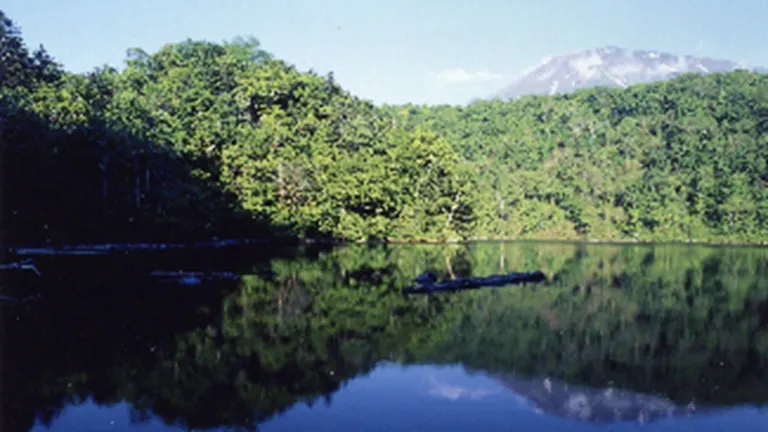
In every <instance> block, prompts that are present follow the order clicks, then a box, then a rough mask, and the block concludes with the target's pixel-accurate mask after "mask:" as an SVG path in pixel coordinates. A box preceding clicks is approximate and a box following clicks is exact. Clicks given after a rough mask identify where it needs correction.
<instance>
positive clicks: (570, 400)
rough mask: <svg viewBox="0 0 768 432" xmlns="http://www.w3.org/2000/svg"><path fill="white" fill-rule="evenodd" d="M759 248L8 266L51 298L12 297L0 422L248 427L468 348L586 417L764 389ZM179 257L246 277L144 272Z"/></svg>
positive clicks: (636, 417) (757, 398)
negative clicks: (119, 410)
mask: <svg viewBox="0 0 768 432" xmlns="http://www.w3.org/2000/svg"><path fill="white" fill-rule="evenodd" d="M766 255H767V254H766V250H765V249H758V248H707V247H682V246H679V247H678V246H674V247H673V246H657V247H650V246H632V247H625V246H597V245H594V246H592V245H591V246H580V245H573V244H550V243H545V244H541V243H479V244H470V245H461V246H460V245H452V246H390V247H384V246H379V247H366V246H349V247H340V248H333V249H326V250H297V251H292V252H291V253H290V254H283V255H282V256H275V255H273V256H264V253H261V254H259V253H258V252H256V251H248V250H238V251H236V253H235V252H232V253H231V256H230V255H227V254H224V253H221V254H218V253H217V257H216V258H215V259H214V258H211V257H205V256H204V257H200V256H196V255H195V254H192V253H190V254H188V255H181V256H173V257H171V256H169V255H155V256H139V255H134V256H119V257H98V258H96V257H87V258H83V257H77V258H71V257H70V258H60V257H59V258H57V257H51V258H48V259H47V260H38V262H37V264H38V267H39V268H40V269H41V273H42V275H43V276H42V277H39V278H38V277H32V276H30V277H28V278H27V277H18V278H16V277H14V278H11V277H10V276H3V277H4V279H3V280H2V290H3V292H2V293H0V294H3V295H9V296H11V295H13V296H22V295H29V294H33V293H35V294H40V296H39V298H36V300H34V301H29V302H25V303H10V302H0V318H1V319H2V327H3V332H2V333H0V337H2V340H1V341H0V342H1V343H2V345H1V346H0V355H1V356H2V357H1V358H0V365H1V366H2V370H1V373H2V377H1V378H2V381H0V385H2V388H1V389H0V391H1V394H2V411H1V413H2V416H1V418H0V421H1V422H2V424H0V426H1V427H2V430H3V431H17V430H18V431H26V430H29V429H30V428H31V427H32V426H33V425H34V424H35V422H41V423H43V424H54V423H55V422H56V421H57V418H58V416H59V415H60V414H61V412H62V410H63V409H65V408H66V407H69V406H76V405H77V404H79V403H82V402H83V401H86V400H93V401H95V402H96V403H98V404H114V403H118V402H126V403H128V404H130V406H131V407H132V410H133V411H132V412H133V414H132V420H133V421H135V422H143V421H147V420H148V419H161V420H162V421H163V422H165V423H166V424H169V425H171V424H173V425H181V426H183V427H189V428H194V429H203V428H212V427H219V426H224V427H242V428H247V429H252V430H254V429H256V428H257V427H258V425H259V424H261V423H264V422H266V421H267V420H270V419H274V420H277V421H279V418H280V417H279V415H280V414H281V413H283V412H285V411H286V410H288V409H289V408H291V407H294V406H296V405H297V404H302V403H303V404H308V405H314V404H316V403H320V402H326V403H331V404H332V403H333V397H334V394H335V393H336V392H337V391H338V390H339V389H340V388H342V387H343V386H344V385H345V383H346V382H347V381H349V380H350V379H352V378H355V377H363V376H365V374H367V373H369V372H371V371H372V370H373V369H374V368H375V367H376V366H377V365H378V364H381V363H382V362H395V363H401V364H413V365H418V364H435V365H462V366H464V367H465V368H467V369H468V370H474V371H481V372H483V373H487V374H490V375H492V376H495V377H497V378H498V380H499V382H501V383H503V384H504V386H506V387H507V388H509V389H512V390H513V391H514V392H515V393H517V394H519V395H521V396H523V397H525V398H526V399H528V400H529V401H530V402H531V403H532V404H533V405H534V406H535V407H537V408H538V409H540V410H541V411H543V412H544V413H546V414H549V415H556V416H562V417H568V418H576V419H582V420H585V421H594V422H613V421H624V420H631V421H640V422H647V421H652V420H654V419H656V418H660V417H667V416H670V415H671V416H687V415H689V414H693V413H697V412H699V411H706V410H710V409H725V408H727V407H728V406H733V405H740V404H764V403H765V401H766V400H768V385H767V384H768V377H766V373H765V367H764V365H765V362H766V358H767V357H766V355H767V354H768V331H766V330H767V329H768V323H767V322H766V320H768V318H766V317H768V261H766ZM510 263H514V267H511V264H510ZM180 268H181V269H187V270H202V269H205V270H220V271H233V272H236V273H239V274H241V275H243V277H242V278H241V280H239V281H230V280H225V281H219V282H215V283H214V282H210V283H208V282H206V283H203V284H202V285H199V286H194V287H189V286H182V285H173V284H168V283H159V282H158V281H156V280H154V279H152V278H151V277H149V276H147V275H149V274H150V273H151V271H153V270H158V269H159V270H168V269H173V270H176V269H180ZM535 269H542V270H543V271H544V272H545V274H547V275H549V276H550V279H549V281H547V282H544V283H542V284H537V285H535V286H534V285H523V286H515V287H507V288H498V289H483V290H477V291H473V292H462V293H455V294H446V295H436V296H424V297H418V298H413V297H404V296H402V295H400V289H401V288H402V287H403V286H406V285H407V283H408V281H409V279H410V278H412V277H414V276H415V275H417V274H420V273H422V272H424V271H428V270H429V271H436V272H437V273H438V274H440V276H441V277H451V276H457V277H458V276H470V275H476V276H485V275H489V274H499V273H508V272H511V271H530V270H535ZM543 377H548V378H547V379H546V381H545V379H544V378H543ZM430 389H431V390H430V391H431V392H432V393H431V394H432V395H433V396H436V395H440V397H443V398H446V397H447V398H449V399H453V400H455V401H456V403H462V401H464V400H475V401H482V400H483V398H485V397H486V396H489V395H490V393H488V392H489V391H491V390H488V389H484V388H474V387H464V386H457V385H451V384H446V383H442V382H437V381H435V382H432V386H431V387H430ZM610 389H614V390H610ZM377 404H379V405H382V406H383V405H386V404H387V401H386V400H384V401H381V402H377Z"/></svg>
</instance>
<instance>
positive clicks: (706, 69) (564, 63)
mask: <svg viewBox="0 0 768 432" xmlns="http://www.w3.org/2000/svg"><path fill="white" fill-rule="evenodd" d="M736 69H748V70H755V71H758V72H762V73H765V72H766V69H761V68H751V67H747V66H745V65H743V64H740V63H737V62H733V61H730V60H718V59H712V58H706V57H694V56H685V55H675V54H670V53H665V52H660V51H649V50H629V49H625V48H619V47H614V46H607V47H603V48H597V49H591V50H584V51H576V52H571V53H568V54H565V55H562V56H556V57H547V58H545V59H542V61H540V62H539V63H538V64H536V65H534V66H533V67H530V68H528V69H527V70H525V71H524V72H523V73H522V74H520V75H518V76H517V78H515V79H514V81H513V82H512V83H511V84H510V85H509V86H507V87H505V88H503V89H502V90H501V91H499V92H497V93H496V94H495V95H494V96H493V97H494V98H498V99H514V98H517V97H520V96H522V95H528V94H542V95H545V94H556V93H567V92H570V91H573V90H577V89H581V88H588V87H597V86H609V87H621V88H624V87H628V86H631V85H633V84H640V83H647V82H652V81H659V80H666V79H670V78H672V77H674V76H677V75H679V74H682V73H712V72H730V71H734V70H736Z"/></svg>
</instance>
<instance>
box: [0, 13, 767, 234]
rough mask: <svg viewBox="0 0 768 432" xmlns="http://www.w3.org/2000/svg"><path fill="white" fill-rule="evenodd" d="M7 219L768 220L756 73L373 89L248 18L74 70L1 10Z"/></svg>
mask: <svg viewBox="0 0 768 432" xmlns="http://www.w3.org/2000/svg"><path fill="white" fill-rule="evenodd" d="M0 21H1V22H2V25H1V26H0V44H1V46H2V47H3V48H2V50H3V53H2V54H3V55H1V56H0V139H1V141H0V146H1V149H0V151H1V152H2V159H1V162H0V170H1V171H0V172H1V175H0V181H1V182H2V184H0V187H1V188H2V196H1V199H2V201H1V202H0V212H1V214H0V218H1V219H0V237H2V240H3V242H54V243H57V242H70V241H95V240H126V239H138V240H145V239H151V238H156V239H170V238H191V237H209V236H213V235H219V236H223V235H227V236H244V235H248V236H269V235H288V236H296V237H312V238H320V237H323V238H328V237H333V238H341V239H348V240H362V239H389V240H399V239H406V240H427V239H430V240H439V239H466V238H475V237H505V238H560V239H580V238H589V239H602V240H607V239H612V240H632V239H635V240H681V241H684V240H701V241H765V240H768V133H767V131H768V77H766V75H760V74H755V73H749V72H745V71H737V72H734V73H728V74H711V75H706V76H700V75H685V76H681V77H679V78H676V79H674V80H672V81H668V82H662V83H656V84H649V85H640V86H634V87H630V88H627V89H589V90H583V91H579V92H577V93H574V94H570V95H562V96H554V97H533V96H531V97H525V98H522V99H520V100H517V101H512V102H478V103H474V104H472V105H470V106H467V107H454V106H434V107H432V106H375V105H373V104H372V103H370V102H368V101H365V100H362V99H359V98H357V97H354V96H353V95H350V94H349V93H348V92H346V91H344V89H343V88H341V87H340V86H339V85H338V84H337V83H336V82H335V81H334V78H333V76H332V75H329V76H319V75H318V74H316V73H313V72H300V71H297V70H296V69H295V68H294V67H293V66H291V65H290V64H288V63H286V62H285V61H282V60H280V59H277V58H275V57H274V56H272V55H271V54H269V53H268V52H266V51H265V50H263V49H262V48H261V47H260V45H259V44H258V42H257V41H256V40H254V39H242V38H241V39H236V40H233V41H231V42H226V43H212V42H206V41H193V40H187V41H184V42H180V43H174V44H168V45H165V46H164V47H163V48H161V49H160V50H159V51H157V52H155V53H151V54H150V53H146V52H144V51H142V50H140V49H131V50H129V51H128V55H127V59H126V62H125V66H124V67H123V68H122V69H121V70H117V69H115V68H113V67H108V66H105V67H99V68H96V69H94V70H93V71H91V72H89V73H86V74H73V73H69V72H66V71H65V70H63V68H62V67H61V66H60V65H58V64H57V63H56V61H55V60H54V59H53V58H52V57H51V56H50V55H48V53H46V52H45V50H43V49H42V48H41V49H38V50H35V51H30V50H29V49H28V48H27V47H26V45H25V44H24V41H23V39H22V36H21V32H20V30H19V28H18V27H16V26H15V24H14V23H13V22H12V21H11V20H10V19H9V18H8V17H7V16H5V15H4V14H2V13H1V12H0Z"/></svg>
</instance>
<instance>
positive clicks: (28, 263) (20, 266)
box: [0, 259, 41, 276]
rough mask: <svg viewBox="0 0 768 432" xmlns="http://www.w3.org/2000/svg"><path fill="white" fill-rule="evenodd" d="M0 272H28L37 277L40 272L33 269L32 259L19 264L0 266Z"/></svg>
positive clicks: (35, 268)
mask: <svg viewBox="0 0 768 432" xmlns="http://www.w3.org/2000/svg"><path fill="white" fill-rule="evenodd" d="M0 270H29V271H33V272H35V274H37V275H38V276H41V275H40V271H39V270H38V269H37V267H35V263H34V262H33V261H32V259H25V260H23V261H19V262H12V263H8V264H0Z"/></svg>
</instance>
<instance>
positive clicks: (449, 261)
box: [445, 254, 456, 279]
mask: <svg viewBox="0 0 768 432" xmlns="http://www.w3.org/2000/svg"><path fill="white" fill-rule="evenodd" d="M445 268H446V269H448V274H449V275H450V276H451V279H456V275H455V274H454V273H453V267H452V266H451V259H450V258H448V254H446V255H445Z"/></svg>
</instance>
